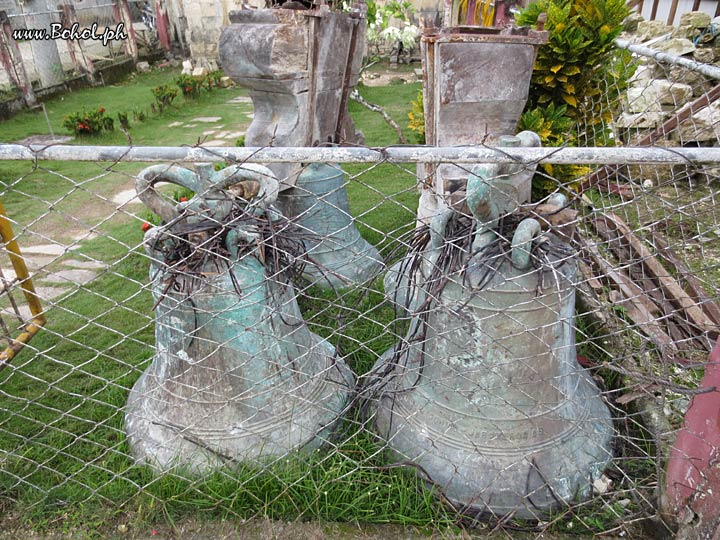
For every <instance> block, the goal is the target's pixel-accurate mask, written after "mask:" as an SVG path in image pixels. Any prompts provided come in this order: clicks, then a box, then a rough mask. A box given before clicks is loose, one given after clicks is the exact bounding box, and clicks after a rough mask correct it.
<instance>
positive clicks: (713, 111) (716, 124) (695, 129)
mask: <svg viewBox="0 0 720 540" xmlns="http://www.w3.org/2000/svg"><path fill="white" fill-rule="evenodd" d="M673 139H675V140H678V141H680V142H681V143H682V144H686V143H689V142H707V141H713V142H714V141H718V140H720V103H718V102H714V103H711V104H710V105H709V106H707V107H705V108H704V109H701V110H699V111H698V112H696V113H695V114H694V115H692V116H691V117H690V118H688V119H687V120H686V121H685V122H683V123H682V124H680V125H679V126H678V128H677V129H676V130H675V132H674V133H673Z"/></svg>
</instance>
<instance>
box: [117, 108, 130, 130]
mask: <svg viewBox="0 0 720 540" xmlns="http://www.w3.org/2000/svg"><path fill="white" fill-rule="evenodd" d="M117 118H118V122H120V127H121V128H123V129H126V130H127V129H130V120H128V113H126V112H119V113H117Z"/></svg>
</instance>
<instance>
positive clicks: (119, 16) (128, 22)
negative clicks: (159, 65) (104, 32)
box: [113, 0, 139, 62]
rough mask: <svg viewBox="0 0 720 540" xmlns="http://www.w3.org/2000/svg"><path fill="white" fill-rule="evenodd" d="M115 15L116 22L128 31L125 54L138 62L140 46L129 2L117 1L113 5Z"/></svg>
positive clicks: (124, 0) (125, 0)
mask: <svg viewBox="0 0 720 540" xmlns="http://www.w3.org/2000/svg"><path fill="white" fill-rule="evenodd" d="M113 15H114V16H115V22H117V23H118V24H119V23H122V24H123V25H124V26H125V29H126V30H127V35H128V38H127V40H126V41H125V52H126V53H127V55H128V56H131V57H132V59H133V60H134V61H135V62H137V61H138V56H139V53H138V46H137V40H136V38H135V29H134V28H133V25H132V17H130V8H129V7H128V3H127V0H115V3H114V5H113Z"/></svg>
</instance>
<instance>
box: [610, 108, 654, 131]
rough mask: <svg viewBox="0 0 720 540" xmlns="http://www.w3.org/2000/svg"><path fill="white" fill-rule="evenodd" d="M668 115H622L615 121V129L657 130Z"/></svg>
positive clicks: (647, 113) (650, 113)
mask: <svg viewBox="0 0 720 540" xmlns="http://www.w3.org/2000/svg"><path fill="white" fill-rule="evenodd" d="M665 116H666V113H662V112H644V113H625V112H624V113H622V114H621V115H620V116H619V117H618V118H617V120H615V127H616V128H618V129H651V128H656V127H658V126H659V125H660V124H662V122H663V120H665Z"/></svg>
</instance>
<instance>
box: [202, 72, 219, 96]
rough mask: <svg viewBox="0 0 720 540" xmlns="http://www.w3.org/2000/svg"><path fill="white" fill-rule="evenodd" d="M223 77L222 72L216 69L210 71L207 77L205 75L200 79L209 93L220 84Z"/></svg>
mask: <svg viewBox="0 0 720 540" xmlns="http://www.w3.org/2000/svg"><path fill="white" fill-rule="evenodd" d="M222 77H223V72H222V71H221V70H219V69H216V70H215V71H211V72H210V73H208V74H207V75H205V76H204V77H203V78H202V83H203V85H204V86H205V88H207V91H208V92H210V91H211V90H212V89H213V87H214V86H218V85H219V84H220V79H222Z"/></svg>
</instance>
